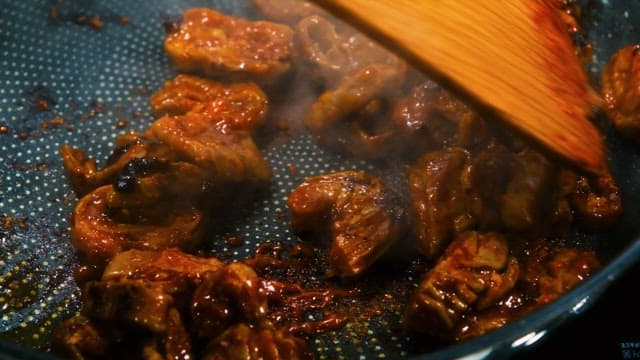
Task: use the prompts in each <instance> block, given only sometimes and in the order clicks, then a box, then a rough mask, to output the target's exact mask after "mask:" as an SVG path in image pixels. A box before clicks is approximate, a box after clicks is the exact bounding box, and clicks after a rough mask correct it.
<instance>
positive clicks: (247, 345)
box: [202, 324, 315, 360]
mask: <svg viewBox="0 0 640 360" xmlns="http://www.w3.org/2000/svg"><path fill="white" fill-rule="evenodd" d="M314 358H315V356H314V355H313V352H312V351H311V347H310V346H309V344H307V343H306V342H305V341H304V340H302V339H300V338H297V337H295V336H293V335H291V334H290V333H289V332H288V331H286V330H284V329H274V328H273V327H271V326H269V325H262V326H257V327H256V326H253V327H252V326H248V325H246V324H238V325H235V326H233V327H230V328H229V329H227V330H226V331H225V332H224V333H222V334H221V335H220V336H218V337H217V338H215V339H214V340H212V341H211V342H209V344H208V345H207V348H206V349H205V352H204V356H203V357H202V359H203V360H258V359H265V360H285V359H287V360H289V359H291V360H305V359H314Z"/></svg>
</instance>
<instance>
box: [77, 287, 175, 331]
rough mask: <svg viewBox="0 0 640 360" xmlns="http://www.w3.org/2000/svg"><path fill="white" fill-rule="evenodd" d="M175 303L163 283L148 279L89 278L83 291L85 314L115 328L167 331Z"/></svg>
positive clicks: (117, 329) (83, 311) (116, 329)
mask: <svg viewBox="0 0 640 360" xmlns="http://www.w3.org/2000/svg"><path fill="white" fill-rule="evenodd" d="M173 303H174V300H173V297H172V296H171V295H169V294H167V293H165V292H164V290H163V289H162V287H161V286H159V285H158V284H154V283H153V282H150V281H145V280H120V281H90V282H88V283H86V284H85V286H84V289H83V291H82V304H83V306H82V314H83V315H85V316H87V317H88V318H90V319H92V320H93V321H97V322H100V323H103V324H107V325H109V326H108V327H110V328H113V329H114V331H115V332H119V331H122V329H131V328H135V329H145V330H148V331H150V332H153V333H164V332H165V331H166V330H167V316H168V313H169V309H170V308H171V307H172V306H173Z"/></svg>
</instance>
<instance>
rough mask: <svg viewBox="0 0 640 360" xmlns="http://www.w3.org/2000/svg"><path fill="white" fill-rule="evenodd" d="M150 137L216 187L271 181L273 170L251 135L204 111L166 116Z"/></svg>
mask: <svg viewBox="0 0 640 360" xmlns="http://www.w3.org/2000/svg"><path fill="white" fill-rule="evenodd" d="M147 135H148V136H149V137H150V138H153V139H157V140H159V141H161V142H163V143H165V144H166V145H167V146H169V147H170V148H171V149H172V150H173V151H174V152H175V154H176V156H178V157H179V158H180V159H184V161H187V162H189V163H192V164H194V165H195V166H197V167H199V168H200V169H202V170H203V171H206V173H207V175H206V178H207V179H208V180H209V182H210V183H212V184H216V185H218V184H229V183H232V184H244V185H254V186H262V185H264V184H265V183H266V182H268V181H269V179H270V178H271V168H270V167H269V164H268V163H267V161H266V160H265V159H264V158H263V157H262V154H261V153H260V151H259V150H258V148H257V147H256V145H255V143H254V142H253V140H252V139H251V136H250V135H249V133H248V132H245V131H232V130H231V129H227V128H226V126H225V125H224V124H220V123H216V122H215V121H212V120H210V119H208V118H207V115H206V114H204V113H202V112H201V111H198V112H195V111H191V112H189V113H187V114H185V115H181V116H164V117H162V118H160V119H158V120H156V121H155V122H154V123H153V124H152V125H151V127H150V128H149V129H148V130H147Z"/></svg>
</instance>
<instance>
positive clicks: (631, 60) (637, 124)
mask: <svg viewBox="0 0 640 360" xmlns="http://www.w3.org/2000/svg"><path fill="white" fill-rule="evenodd" d="M639 53H640V45H632V46H628V47H625V48H623V49H621V50H620V51H618V52H617V53H615V54H614V55H613V57H611V59H610V60H609V62H608V63H607V65H606V66H605V68H604V70H603V71H602V96H603V97H604V100H605V104H606V107H605V111H606V112H607V115H608V117H609V120H611V122H612V123H613V126H614V127H615V128H616V129H617V130H618V131H619V132H620V134H622V135H624V136H626V137H628V138H630V139H633V140H636V141H638V137H639V136H640V56H639V55H638V54H639Z"/></svg>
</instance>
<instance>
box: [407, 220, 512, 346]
mask: <svg viewBox="0 0 640 360" xmlns="http://www.w3.org/2000/svg"><path fill="white" fill-rule="evenodd" d="M518 273H519V267H518V261H517V260H516V259H515V258H514V257H513V256H510V255H509V249H508V247H507V242H506V240H505V238H504V237H503V236H502V235H500V234H497V233H486V234H482V233H477V232H465V233H462V234H460V235H458V237H457V238H456V239H455V240H454V241H453V242H452V243H451V244H450V245H449V247H448V248H447V249H446V251H445V253H444V254H443V256H442V257H441V258H440V259H439V260H438V263H437V264H436V266H435V267H433V269H431V270H430V271H429V272H428V273H427V274H426V275H425V277H424V278H423V279H422V281H421V283H420V286H419V288H418V290H417V291H416V293H415V294H414V295H413V297H412V298H411V300H410V301H409V304H408V306H407V308H406V310H405V313H404V324H405V326H406V327H407V328H408V329H410V330H413V331H419V332H426V333H429V334H432V335H436V336H445V337H446V336H447V335H448V334H449V333H451V331H452V330H453V329H454V326H455V325H456V324H457V323H458V322H459V321H460V319H461V318H462V316H463V315H464V314H466V313H468V312H470V311H472V310H474V309H477V310H482V309H486V308H488V307H490V306H492V305H494V304H496V303H497V302H498V301H499V300H500V299H501V298H502V297H503V296H504V295H505V294H507V293H508V292H509V291H510V290H511V289H512V288H513V287H514V285H515V284H516V281H517V280H518Z"/></svg>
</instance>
